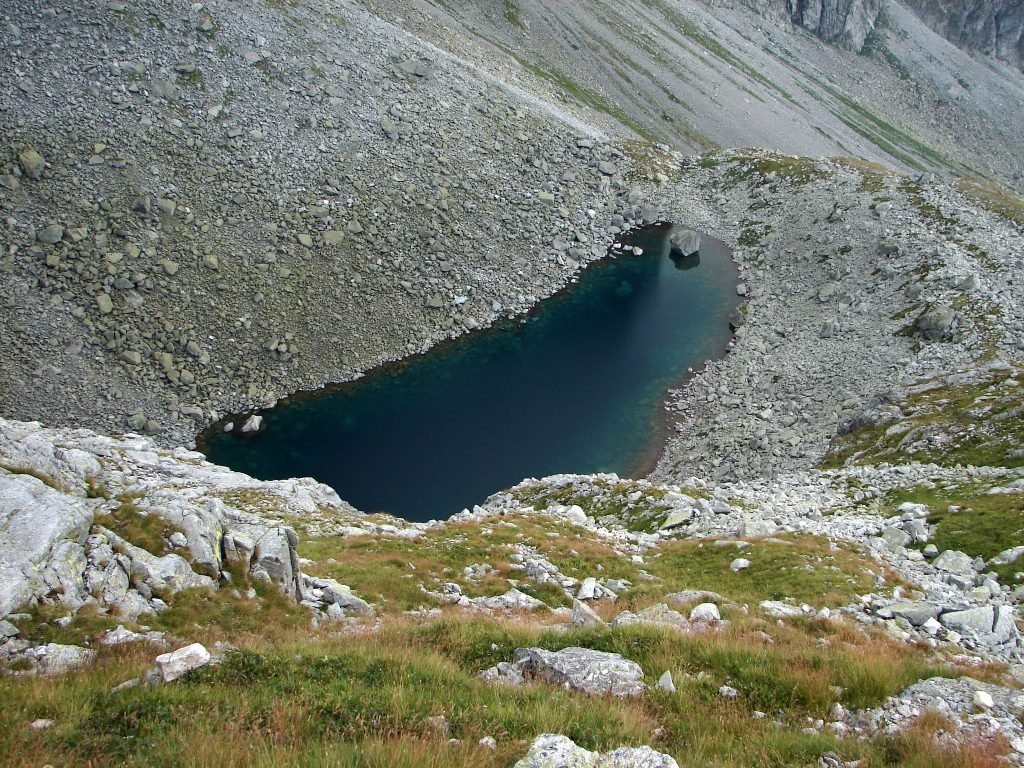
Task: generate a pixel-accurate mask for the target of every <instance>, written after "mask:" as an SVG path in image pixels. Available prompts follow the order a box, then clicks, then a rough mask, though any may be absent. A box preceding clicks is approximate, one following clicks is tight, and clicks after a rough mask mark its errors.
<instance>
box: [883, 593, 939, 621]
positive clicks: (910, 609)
mask: <svg viewBox="0 0 1024 768" xmlns="http://www.w3.org/2000/svg"><path fill="white" fill-rule="evenodd" d="M941 612H942V606H940V605H937V604H935V603H928V602H924V601H915V600H900V601H898V602H895V603H889V605H887V606H885V607H884V608H880V609H879V610H878V615H879V616H881V617H882V618H885V619H888V618H904V619H906V620H907V621H909V622H910V623H911V624H912V625H913V626H915V627H920V626H921V625H922V624H924V623H925V622H926V621H928V619H935V618H938V615H939V614H940V613H941Z"/></svg>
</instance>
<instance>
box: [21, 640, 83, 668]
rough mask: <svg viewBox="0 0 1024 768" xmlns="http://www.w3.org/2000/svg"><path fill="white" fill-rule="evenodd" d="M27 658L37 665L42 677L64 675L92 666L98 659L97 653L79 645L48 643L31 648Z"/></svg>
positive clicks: (26, 655) (26, 652) (26, 653)
mask: <svg viewBox="0 0 1024 768" xmlns="http://www.w3.org/2000/svg"><path fill="white" fill-rule="evenodd" d="M25 657H26V658H28V659H29V660H30V661H32V662H33V663H34V664H35V667H36V670H37V671H38V672H39V674H41V675H62V674H64V673H65V672H71V671H72V670H75V669H81V668H82V667H86V666H88V665H89V664H91V663H92V661H93V659H95V658H96V651H93V650H90V649H88V648H82V647H80V646H77V645H60V644H59V643H47V644H46V645H40V646H36V647H35V648H29V649H28V650H27V651H25Z"/></svg>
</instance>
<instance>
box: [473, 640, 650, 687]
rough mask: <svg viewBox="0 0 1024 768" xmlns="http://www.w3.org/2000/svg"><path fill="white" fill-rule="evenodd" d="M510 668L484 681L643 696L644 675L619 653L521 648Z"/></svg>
mask: <svg viewBox="0 0 1024 768" xmlns="http://www.w3.org/2000/svg"><path fill="white" fill-rule="evenodd" d="M513 659H514V660H513V662H512V663H511V664H508V663H505V662H502V663H501V664H498V665H497V666H496V667H492V668H491V669H488V670H485V671H484V672H482V673H481V677H483V678H484V679H485V680H488V681H491V682H499V683H505V684H510V685H520V684H522V683H524V682H527V681H529V680H539V681H541V682H545V683H550V684H551V685H558V686H561V687H563V688H566V689H567V690H571V691H580V692H581V693H587V694H591V695H604V694H611V695H613V696H619V697H623V698H625V697H628V696H639V695H640V694H642V693H643V692H644V688H645V686H644V671H643V669H641V668H640V665H639V664H637V663H636V662H635V661H630V660H629V659H626V658H623V657H622V656H620V655H619V654H617V653H606V652H604V651H593V650H590V649H589V648H563V649H562V650H560V651H546V650H544V649H543V648H518V649H516V652H515V655H514V656H513Z"/></svg>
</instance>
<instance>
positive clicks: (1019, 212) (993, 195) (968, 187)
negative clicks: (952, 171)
mask: <svg viewBox="0 0 1024 768" xmlns="http://www.w3.org/2000/svg"><path fill="white" fill-rule="evenodd" d="M956 185H957V188H958V189H959V190H960V191H961V192H962V193H963V194H965V195H966V196H967V197H969V198H971V199H972V200H974V201H975V202H977V203H980V204H981V205H982V206H984V207H985V208H987V209H988V210H990V211H992V212H993V213H998V214H999V215H1000V216H1003V217H1005V218H1007V219H1009V220H1010V221H1012V222H1014V223H1015V224H1017V225H1018V226H1021V227H1024V197H1021V196H1020V195H1019V194H1017V193H1016V192H1014V191H1013V190H1011V189H1007V188H1006V187H1004V186H1002V185H1001V184H999V183H997V182H994V181H991V180H989V179H983V178H980V177H978V176H964V177H962V178H960V179H957V182H956Z"/></svg>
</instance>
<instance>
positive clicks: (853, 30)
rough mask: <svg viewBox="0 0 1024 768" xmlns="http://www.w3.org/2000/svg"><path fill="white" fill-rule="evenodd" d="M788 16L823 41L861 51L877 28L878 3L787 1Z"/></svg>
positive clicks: (870, 0) (871, 0)
mask: <svg viewBox="0 0 1024 768" xmlns="http://www.w3.org/2000/svg"><path fill="white" fill-rule="evenodd" d="M785 5H786V13H787V15H788V16H789V18H790V20H791V21H792V22H793V23H794V24H796V25H797V26H799V27H803V28H804V29H806V30H808V31H809V32H813V33H814V34H816V35H817V36H818V37H820V38H821V39H822V40H826V41H828V42H830V43H838V44H840V45H842V46H843V47H844V48H849V49H850V50H851V51H859V50H860V49H861V48H863V47H864V41H865V40H866V39H867V36H868V35H869V34H870V33H871V30H873V29H874V28H875V22H876V21H877V20H878V11H879V8H880V3H879V0H785Z"/></svg>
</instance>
